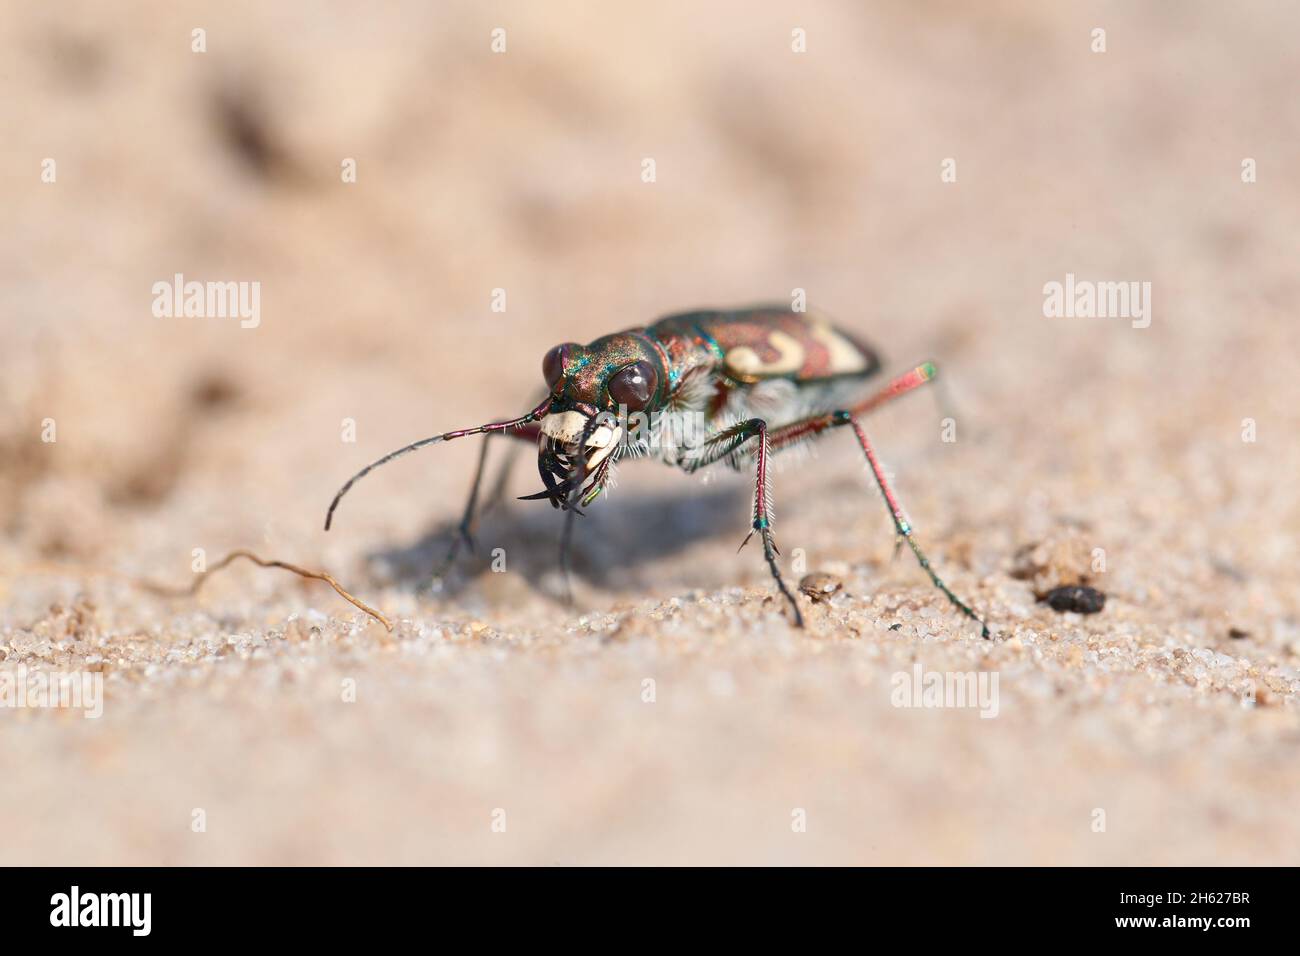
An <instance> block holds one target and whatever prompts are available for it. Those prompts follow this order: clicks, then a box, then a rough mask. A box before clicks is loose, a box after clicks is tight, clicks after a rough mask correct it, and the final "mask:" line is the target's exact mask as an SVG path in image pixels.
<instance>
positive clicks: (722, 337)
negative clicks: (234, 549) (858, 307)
mask: <svg viewBox="0 0 1300 956" xmlns="http://www.w3.org/2000/svg"><path fill="white" fill-rule="evenodd" d="M880 368H881V361H880V357H879V354H878V353H877V352H876V351H875V350H874V349H872V348H871V347H870V346H868V345H866V344H865V343H863V342H861V341H859V340H858V339H856V338H855V337H853V336H851V335H849V334H848V333H846V332H844V331H843V330H841V329H839V328H836V327H835V326H834V325H832V324H831V323H830V322H829V321H827V320H826V319H824V318H821V317H819V316H817V315H815V314H810V313H806V312H795V311H792V310H791V309H789V308H788V307H786V306H783V305H771V306H753V307H749V308H742V309H734V310H729V311H719V310H705V311H695V312H683V313H679V314H676V315H670V316H667V317H665V318H662V319H660V320H659V321H658V322H655V323H654V324H653V325H649V326H643V327H638V328H633V329H628V330H627V331H624V332H616V333H614V334H613V335H606V336H603V337H602V338H599V339H596V340H595V341H594V342H592V343H591V344H589V345H579V344H577V343H573V342H570V343H566V344H564V345H557V346H556V347H555V348H553V349H551V350H550V351H549V352H547V353H546V356H545V358H544V359H543V361H542V375H543V377H544V378H545V380H546V387H547V395H546V397H545V399H543V400H542V401H541V403H540V404H538V405H537V406H536V407H535V408H533V409H532V410H531V411H529V412H527V413H526V414H524V415H521V416H520V417H518V418H514V419H511V420H509V421H502V422H492V423H489V424H486V425H479V426H478V427H476V428H464V429H459V430H457V431H450V432H444V433H443V434H441V435H434V436H432V437H430V438H424V439H421V440H420V441H417V442H413V443H412V444H410V445H407V446H405V447H404V448H399V449H398V450H397V451H394V452H391V453H390V454H387V455H385V456H384V457H383V458H380V459H379V460H378V461H375V462H372V463H371V464H369V465H367V466H366V467H365V468H363V469H361V471H359V472H357V474H355V475H354V476H352V478H350V479H348V481H347V483H346V484H345V485H344V486H343V487H342V488H341V489H339V492H338V494H336V495H335V496H334V500H333V501H332V502H330V506H329V510H328V512H327V513H326V516H325V530H326V531H328V530H329V528H330V525H331V523H332V521H333V518H334V511H335V509H336V508H337V507H338V504H339V501H340V499H342V497H343V496H344V495H345V494H347V492H348V491H349V489H351V488H352V486H353V485H354V484H356V482H357V481H358V480H360V479H361V478H363V477H364V476H365V475H367V474H369V473H370V472H371V471H373V470H374V469H376V468H378V467H379V466H380V465H384V464H387V463H388V462H390V461H392V460H393V459H395V458H399V457H401V456H402V455H406V454H409V453H410V452H413V451H415V450H417V449H420V448H424V447H426V446H428V445H434V444H438V443H440V442H445V441H451V440H452V439H454V438H465V437H468V436H470V435H484V436H486V437H491V436H493V435H497V434H507V435H512V436H515V437H517V438H521V439H523V440H525V441H529V442H534V443H536V444H537V466H538V472H539V474H540V475H541V479H542V484H543V485H544V488H543V490H542V491H540V492H538V493H537V494H534V495H528V496H526V499H546V500H549V501H550V502H551V505H552V506H553V507H556V508H561V509H563V510H564V511H565V512H566V515H565V528H564V534H563V536H562V538H561V548H560V555H561V566H562V568H563V570H564V572H565V579H566V582H567V574H568V545H569V541H570V539H571V535H572V527H573V518H574V516H575V515H579V514H581V513H582V510H581V509H582V508H583V507H586V506H587V505H589V504H591V503H592V502H593V501H595V500H596V498H597V497H598V496H599V495H600V493H601V492H602V491H603V490H605V488H606V487H607V486H608V484H609V481H610V477H611V469H612V468H613V466H614V464H615V462H616V461H618V459H619V458H620V457H621V456H622V455H625V454H632V455H644V454H655V455H657V456H659V457H660V458H662V459H663V460H664V461H666V462H667V463H668V464H670V465H673V466H675V467H677V468H680V469H682V470H683V471H685V472H687V473H694V472H696V471H699V470H700V469H701V468H706V467H708V466H710V465H713V464H716V463H718V462H728V463H730V464H731V465H732V466H733V467H740V466H741V465H742V463H743V462H744V461H745V460H746V459H748V461H749V462H750V463H751V464H752V467H753V468H754V475H755V487H754V507H753V521H752V527H751V529H750V532H749V534H748V535H747V536H746V537H745V540H744V541H743V542H742V543H741V547H744V545H745V543H747V542H748V541H749V540H750V538H752V537H753V536H754V534H756V533H757V534H758V535H759V537H760V539H761V540H762V543H763V555H764V557H765V558H766V560H767V565H768V568H769V569H770V570H771V572H772V577H773V579H774V580H775V581H776V586H777V588H778V589H779V590H780V592H781V594H782V595H784V596H785V598H786V600H787V601H788V602H789V604H790V607H791V609H792V610H793V612H794V620H795V623H796V624H797V625H798V626H803V615H802V614H801V613H800V611H799V605H798V603H797V602H796V601H795V598H794V595H793V594H792V593H791V591H790V588H789V587H788V586H787V585H786V583H785V579H784V578H783V577H782V575H781V570H780V567H779V565H778V563H777V556H778V554H779V552H778V551H777V547H776V542H775V540H774V538H773V535H772V502H771V481H770V477H769V474H768V462H769V459H770V458H771V456H772V455H773V454H775V453H777V452H780V451H782V450H784V449H787V448H790V447H792V446H794V445H796V444H798V443H800V442H803V441H807V440H810V439H812V438H816V437H817V436H819V435H821V434H823V433H824V432H827V431H829V430H830V429H834V428H838V427H847V428H848V429H849V431H850V432H851V433H852V434H853V435H854V437H855V438H856V439H857V442H858V445H859V446H860V447H861V449H862V452H863V454H864V455H865V456H866V460H867V465H868V467H869V468H870V469H871V472H872V475H873V476H874V477H875V480H876V484H877V485H878V486H879V488H880V493H881V495H882V496H883V497H884V500H885V504H886V506H887V507H888V509H889V513H890V516H891V517H892V518H893V521H894V528H895V529H896V531H897V534H898V537H899V539H900V540H905V541H906V542H907V544H908V545H909V546H910V548H911V550H912V552H913V554H915V556H916V559H917V561H918V562H919V563H920V565H921V567H922V569H923V570H924V571H925V573H926V574H927V575H929V578H930V580H931V581H932V582H933V583H934V585H935V587H937V588H938V589H939V590H940V591H942V592H943V593H944V595H945V596H946V597H947V598H948V600H949V601H950V602H951V603H952V604H953V605H954V606H955V607H956V608H957V609H958V610H959V611H961V613H962V614H964V615H965V616H966V617H968V618H970V619H971V620H973V621H975V622H976V623H978V624H979V625H980V633H981V635H982V636H983V637H985V638H988V637H989V629H988V626H987V625H986V624H985V623H984V621H983V620H982V619H981V618H980V617H979V616H978V615H977V614H976V613H975V612H974V611H973V610H972V609H971V608H970V606H969V605H968V604H966V602H964V601H963V600H962V599H961V598H959V597H957V595H956V594H954V593H953V592H952V591H951V590H950V589H949V588H948V586H947V585H946V584H944V583H943V581H942V580H941V579H940V577H939V575H938V574H937V573H936V572H935V570H934V568H933V567H932V566H931V564H930V561H929V559H928V558H927V557H926V556H925V553H924V552H923V551H922V550H921V548H920V546H919V545H918V544H917V542H916V539H915V537H914V535H913V528H912V525H911V523H910V522H909V521H908V520H907V517H906V516H905V515H904V513H903V509H902V506H901V505H900V504H899V503H898V499H897V497H895V495H894V492H893V490H892V489H891V488H890V486H889V482H888V481H887V479H886V477H885V473H884V470H883V468H882V467H881V464H880V460H879V459H878V458H877V456H876V452H875V448H874V447H873V446H872V444H871V442H870V440H869V439H868V438H867V433H866V431H865V430H864V429H863V427H862V419H863V418H864V417H865V416H866V415H867V414H868V413H870V412H872V411H874V410H875V409H877V408H879V407H880V406H881V405H884V404H885V403H886V402H889V401H891V400H892V399H895V398H897V397H899V396H900V395H904V394H906V393H908V392H910V391H912V390H913V389H916V388H918V387H919V386H921V385H924V384H926V383H927V382H930V381H933V380H934V377H935V375H936V374H937V369H936V368H935V366H934V363H932V362H923V363H921V364H920V365H917V366H916V367H914V368H912V369H911V370H909V371H907V372H905V373H903V374H902V375H899V376H898V377H897V378H894V379H893V380H892V381H890V382H889V383H888V384H886V385H885V386H884V387H883V388H880V389H878V390H877V391H875V392H870V393H866V394H864V383H865V381H866V380H867V379H868V378H870V377H871V376H873V375H875V374H876V373H877V372H879V371H880ZM692 422H698V423H700V427H699V428H698V429H695V430H693V429H692V428H691V427H690V426H691V423H692ZM692 435H694V436H695V438H696V439H697V440H689V439H690V438H691V436H692ZM683 437H686V438H687V439H688V440H685V441H683ZM486 453H487V445H486V442H485V444H484V446H483V451H482V453H481V454H480V456H479V463H478V468H477V471H476V474H475V477H474V483H473V486H472V489H471V492H470V498H469V502H468V503H467V505H466V508H465V512H464V516H463V517H462V519H461V524H460V533H459V535H458V536H457V537H456V538H455V539H454V540H453V542H452V546H451V551H450V552H449V554H448V563H450V562H451V561H452V560H453V559H454V558H455V555H456V551H457V548H458V546H459V544H460V542H461V541H462V540H465V541H470V531H471V529H472V527H473V524H474V512H475V507H476V503H477V500H478V493H479V486H480V484H481V482H482V478H483V471H484V463H485V459H486Z"/></svg>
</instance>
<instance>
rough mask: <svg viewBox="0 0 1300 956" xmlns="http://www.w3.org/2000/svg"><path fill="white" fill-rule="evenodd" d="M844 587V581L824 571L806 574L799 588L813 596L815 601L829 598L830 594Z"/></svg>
mask: <svg viewBox="0 0 1300 956" xmlns="http://www.w3.org/2000/svg"><path fill="white" fill-rule="evenodd" d="M842 587H844V582H843V581H841V580H840V579H839V578H837V577H835V576H834V575H832V574H827V573H825V572H824V571H814V572H813V573H812V574H805V575H804V577H803V580H802V581H800V582H799V590H800V591H802V592H803V593H804V594H806V595H808V596H809V597H810V598H812V599H813V601H814V602H821V601H826V600H829V599H830V596H831V595H832V594H834V593H835V592H836V591H838V590H839V589H840V588H842Z"/></svg>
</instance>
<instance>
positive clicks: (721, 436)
mask: <svg viewBox="0 0 1300 956" xmlns="http://www.w3.org/2000/svg"><path fill="white" fill-rule="evenodd" d="M755 438H757V439H758V448H757V449H756V451H755V453H754V465H755V475H754V523H753V527H752V528H750V531H749V534H747V535H745V540H744V541H742V542H740V547H741V548H743V547H744V546H745V545H746V544H748V543H749V539H750V538H752V537H753V536H754V532H755V531H757V532H758V533H759V536H760V537H761V538H762V541H763V557H764V558H766V559H767V566H768V568H770V569H771V571H772V578H773V580H775V581H776V586H777V590H779V591H780V592H781V593H782V594H783V595H785V599H786V600H787V601H789V602H790V609H791V610H792V611H794V623H795V626H796V627H803V626H804V625H803V614H801V613H800V611H799V605H798V603H797V602H796V601H795V599H794V595H793V594H791V593H790V589H789V588H788V587H787V586H786V583H785V579H784V578H782V577H781V569H780V567H779V566H778V565H777V563H776V559H777V556H778V555H779V554H780V553H781V552H780V551H778V550H777V547H776V540H775V539H774V538H773V537H772V494H771V489H770V487H769V485H768V478H767V459H768V456H769V454H770V453H771V449H770V448H769V446H768V440H767V422H765V421H763V419H761V418H751V419H749V420H748V421H743V422H740V423H738V424H736V425H732V426H731V427H730V428H728V429H725V430H724V431H722V432H720V433H718V434H717V435H715V436H713V438H711V439H709V440H708V441H707V442H705V443H704V445H703V446H701V448H700V449H699V452H700V453H699V455H698V456H697V457H694V458H692V459H688V460H686V461H684V462H683V463H682V467H683V468H684V469H685V470H686V471H687V472H688V473H689V472H694V471H698V470H699V469H700V468H703V467H705V466H706V465H710V464H713V463H714V462H716V461H719V460H720V459H722V458H726V457H727V456H728V455H733V454H735V453H736V452H738V451H739V450H740V448H741V447H742V446H743V445H745V444H746V443H747V442H749V441H751V440H752V439H755ZM737 550H739V549H737Z"/></svg>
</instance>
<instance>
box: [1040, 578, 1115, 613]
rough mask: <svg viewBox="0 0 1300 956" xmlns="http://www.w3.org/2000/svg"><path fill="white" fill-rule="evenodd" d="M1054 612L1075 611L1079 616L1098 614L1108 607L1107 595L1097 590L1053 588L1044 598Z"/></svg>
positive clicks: (1075, 587)
mask: <svg viewBox="0 0 1300 956" xmlns="http://www.w3.org/2000/svg"><path fill="white" fill-rule="evenodd" d="M1043 600H1044V601H1045V602H1047V604H1048V606H1049V607H1051V609H1052V610H1053V611H1075V612H1077V613H1079V614H1096V613H1097V612H1098V611H1100V610H1101V609H1102V608H1103V607H1105V606H1106V595H1105V594H1103V593H1102V592H1101V591H1098V590H1097V589H1096V588H1089V587H1081V586H1079V585H1070V586H1068V587H1062V588H1053V589H1052V590H1050V591H1048V592H1047V595H1046V596H1045V597H1044V598H1043Z"/></svg>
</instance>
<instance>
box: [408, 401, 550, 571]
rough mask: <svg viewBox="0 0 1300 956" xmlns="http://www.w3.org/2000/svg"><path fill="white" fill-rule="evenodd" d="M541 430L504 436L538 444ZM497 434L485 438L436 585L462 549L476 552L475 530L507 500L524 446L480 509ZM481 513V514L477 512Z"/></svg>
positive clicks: (509, 457)
mask: <svg viewBox="0 0 1300 956" xmlns="http://www.w3.org/2000/svg"><path fill="white" fill-rule="evenodd" d="M539 431H540V429H539V427H538V426H537V425H535V424H534V425H525V426H522V427H520V428H518V429H516V430H514V431H511V432H504V433H503V434H505V435H507V436H509V437H511V438H516V439H519V440H520V441H523V442H527V443H529V444H533V445H535V444H536V443H537V435H538V432H539ZM496 434H497V433H496V432H488V433H487V434H485V435H484V436H483V445H482V447H481V448H480V450H479V455H478V464H477V465H476V466H475V468H474V481H473V482H472V483H471V484H470V488H469V500H468V501H466V502H465V510H464V511H463V512H462V513H461V517H460V524H459V525H458V526H457V528H456V530H455V531H454V532H453V533H452V538H451V544H450V545H449V546H448V548H447V556H446V557H445V558H443V560H442V564H441V565H439V566H438V567H437V568H435V569H434V571H433V576H432V577H433V582H434V586H435V587H436V586H437V584H438V582H439V581H441V580H442V579H443V578H445V577H446V576H447V574H448V572H450V571H451V569H452V566H453V565H454V564H455V563H456V558H457V557H458V556H459V555H460V549H461V547H462V546H463V547H465V548H468V549H469V551H470V552H471V553H473V551H474V529H475V528H476V527H477V526H478V519H479V518H482V517H483V516H484V515H486V514H487V513H488V512H489V511H491V510H492V509H493V508H495V507H496V506H497V505H499V504H500V503H501V500H502V499H503V498H504V497H505V487H506V480H507V479H508V478H509V477H510V469H511V466H512V465H513V464H514V462H515V458H516V452H518V450H519V448H520V447H521V446H519V445H514V446H512V447H511V448H510V451H509V453H508V454H507V456H506V460H505V461H504V462H502V464H501V470H500V472H499V473H498V475H497V480H496V482H495V483H494V484H493V487H492V491H491V493H490V494H489V496H488V500H487V502H486V503H485V504H484V505H483V507H482V508H481V509H480V508H479V507H478V498H479V490H480V489H481V488H482V486H483V476H484V474H486V472H487V457H488V447H489V445H490V444H491V443H492V438H493V437H494V435H496ZM476 510H477V512H478V513H477V514H475V511H476Z"/></svg>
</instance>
